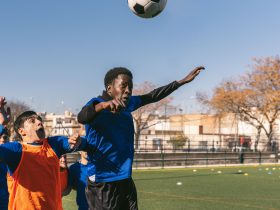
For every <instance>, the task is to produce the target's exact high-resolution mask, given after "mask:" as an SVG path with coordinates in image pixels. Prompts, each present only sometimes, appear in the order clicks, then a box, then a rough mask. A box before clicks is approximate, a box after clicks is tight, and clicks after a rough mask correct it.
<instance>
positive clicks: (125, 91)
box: [107, 74, 133, 104]
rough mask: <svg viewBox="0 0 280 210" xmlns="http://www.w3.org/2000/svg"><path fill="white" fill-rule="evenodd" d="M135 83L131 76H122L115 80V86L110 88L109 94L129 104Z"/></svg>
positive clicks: (112, 85)
mask: <svg viewBox="0 0 280 210" xmlns="http://www.w3.org/2000/svg"><path fill="white" fill-rule="evenodd" d="M132 89H133V82H132V79H131V77H130V76H128V75H125V74H120V75H118V77H117V78H116V79H115V80H114V82H113V84H111V85H109V86H108V89H107V92H108V93H109V95H110V96H111V97H113V98H118V99H121V100H122V101H123V102H124V103H125V104H128V101H129V98H130V96H131V94H132Z"/></svg>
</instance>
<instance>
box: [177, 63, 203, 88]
mask: <svg viewBox="0 0 280 210" xmlns="http://www.w3.org/2000/svg"><path fill="white" fill-rule="evenodd" d="M204 69H205V68H204V67H203V66H198V67H196V68H195V69H193V70H192V71H191V72H190V73H189V74H188V75H187V76H186V77H185V78H183V79H182V80H180V81H178V82H179V84H180V85H184V84H186V83H189V82H191V81H193V80H194V78H195V77H196V76H197V75H198V74H199V73H200V71H201V70H204Z"/></svg>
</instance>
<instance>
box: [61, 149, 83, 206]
mask: <svg viewBox="0 0 280 210" xmlns="http://www.w3.org/2000/svg"><path fill="white" fill-rule="evenodd" d="M80 155H81V159H80V160H79V161H78V162H76V163H74V164H72V165H71V166H70V167H69V169H68V172H69V173H68V174H69V176H68V187H67V188H68V190H67V192H66V193H64V195H67V194H69V193H70V192H71V189H74V190H76V191H77V193H76V203H77V205H78V209H79V210H88V203H87V199H86V194H85V189H86V185H87V164H88V160H87V153H86V152H80Z"/></svg>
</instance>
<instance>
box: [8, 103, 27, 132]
mask: <svg viewBox="0 0 280 210" xmlns="http://www.w3.org/2000/svg"><path fill="white" fill-rule="evenodd" d="M7 107H10V108H11V115H12V116H11V119H10V122H9V123H8V125H7V128H8V130H9V133H10V135H11V136H14V134H15V132H14V122H15V120H16V118H17V116H18V115H20V114H21V113H22V112H24V111H27V110H30V107H29V106H28V105H27V104H25V103H24V102H21V101H10V102H8V104H7Z"/></svg>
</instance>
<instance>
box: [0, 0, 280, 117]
mask: <svg viewBox="0 0 280 210" xmlns="http://www.w3.org/2000/svg"><path fill="white" fill-rule="evenodd" d="M279 8H280V1H279V0H266V1H264V0H246V1H244V0H211V1H209V0H169V1H168V2H167V5H166V8H165V10H164V11H163V12H162V13H161V14H160V15H159V16H158V17H156V18H153V19H142V18H139V17H137V16H135V15H134V14H133V13H132V12H131V11H130V10H129V8H128V6H127V1H126V0H101V1H93V0H59V1H57V0H47V1H43V0H24V1H23V0H9V1H7V0H0V73H1V74H0V75H1V76H0V78H1V89H0V90H1V91H0V94H1V95H4V96H6V97H7V98H8V100H21V101H24V102H26V103H27V104H29V105H31V106H32V108H34V109H35V110H36V111H48V112H56V113H58V112H61V111H62V110H64V109H70V110H71V111H73V112H78V111H79V110H80V108H81V107H82V106H83V105H84V104H85V103H86V102H87V101H88V100H89V99H91V98H92V97H94V96H97V95H99V94H100V93H101V91H102V90H103V89H104V88H103V78H104V75H105V73H106V72H107V70H109V69H110V68H112V67H115V66H125V67H127V68H129V69H130V70H132V72H133V73H134V82H135V83H137V84H139V83H142V82H144V81H150V82H152V83H154V84H156V85H157V86H160V85H165V84H167V83H169V82H171V81H173V80H179V79H181V78H182V77H184V76H185V75H186V74H187V73H188V72H189V71H190V70H191V69H192V68H193V67H195V66H197V65H204V66H205V67H206V70H205V71H204V72H202V73H201V75H199V77H198V78H197V79H196V80H195V81H193V82H192V83H190V84H189V85H186V86H185V87H182V88H180V89H179V90H177V91H176V92H175V93H174V94H173V95H172V96H173V98H174V100H173V104H174V105H181V108H183V110H184V112H189V111H198V109H197V107H199V106H198V105H197V104H196V101H195V100H194V99H193V96H195V93H196V92H197V91H206V92H209V93H211V90H212V89H213V88H214V87H215V86H217V85H219V84H220V82H221V81H223V80H224V79H227V78H231V77H237V76H238V75H240V74H243V73H244V72H245V71H248V70H249V69H250V68H249V67H248V65H250V64H252V58H253V57H262V56H275V55H279V50H280V21H279V20H280V13H279Z"/></svg>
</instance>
